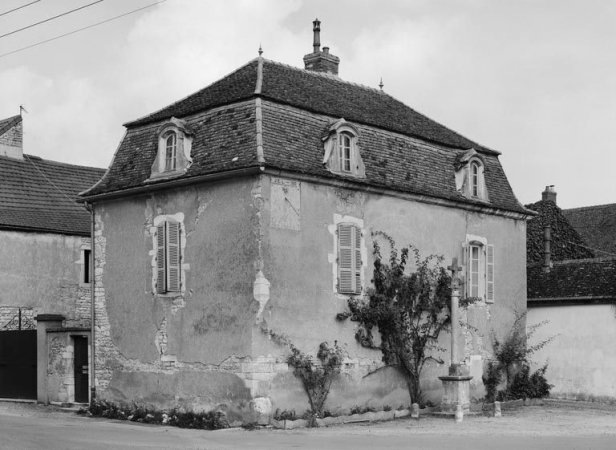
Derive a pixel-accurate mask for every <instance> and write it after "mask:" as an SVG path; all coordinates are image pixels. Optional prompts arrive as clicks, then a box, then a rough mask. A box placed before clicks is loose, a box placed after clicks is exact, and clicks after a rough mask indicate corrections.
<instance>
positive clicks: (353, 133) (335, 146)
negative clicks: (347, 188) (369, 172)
mask: <svg viewBox="0 0 616 450" xmlns="http://www.w3.org/2000/svg"><path fill="white" fill-rule="evenodd" d="M322 140H323V147H324V151H325V154H324V156H323V164H324V165H325V167H326V168H327V169H328V170H329V171H330V172H332V173H336V174H341V175H349V176H353V177H358V178H366V168H365V166H364V163H363V161H362V158H361V152H360V145H359V131H358V130H357V128H356V127H355V126H354V125H352V124H350V123H348V122H347V121H345V120H344V119H340V120H338V121H337V122H335V123H334V124H332V125H331V126H329V127H328V129H327V131H326V133H325V134H324V136H323V138H322Z"/></svg>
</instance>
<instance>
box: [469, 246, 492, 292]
mask: <svg viewBox="0 0 616 450" xmlns="http://www.w3.org/2000/svg"><path fill="white" fill-rule="evenodd" d="M481 240H482V241H485V239H484V238H481ZM464 260H465V264H466V296H467V297H477V298H481V299H483V300H485V301H486V302H487V303H493V302H494V245H487V243H485V242H479V241H476V240H472V241H470V242H468V241H467V243H466V244H465V245H464Z"/></svg>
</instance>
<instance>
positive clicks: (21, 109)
mask: <svg viewBox="0 0 616 450" xmlns="http://www.w3.org/2000/svg"><path fill="white" fill-rule="evenodd" d="M22 111H25V112H28V111H26V108H24V105H19V115H20V116H21V112H22Z"/></svg>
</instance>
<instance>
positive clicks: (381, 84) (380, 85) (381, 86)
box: [379, 77, 385, 91]
mask: <svg viewBox="0 0 616 450" xmlns="http://www.w3.org/2000/svg"><path fill="white" fill-rule="evenodd" d="M383 86H385V85H384V84H383V77H381V82H380V83H379V87H380V88H381V91H382V90H383Z"/></svg>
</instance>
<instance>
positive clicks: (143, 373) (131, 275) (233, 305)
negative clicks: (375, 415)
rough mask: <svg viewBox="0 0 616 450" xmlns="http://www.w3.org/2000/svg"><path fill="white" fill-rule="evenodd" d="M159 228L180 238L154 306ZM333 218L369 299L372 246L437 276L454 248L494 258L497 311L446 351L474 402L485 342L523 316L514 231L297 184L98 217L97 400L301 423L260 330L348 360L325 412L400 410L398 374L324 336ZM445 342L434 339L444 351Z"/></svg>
mask: <svg viewBox="0 0 616 450" xmlns="http://www.w3.org/2000/svg"><path fill="white" fill-rule="evenodd" d="M273 185H275V186H274V187H273V188H272V186H273ZM160 216H173V217H176V218H179V219H180V220H181V222H182V223H183V226H184V229H185V238H186V239H185V240H186V242H185V250H184V260H183V266H184V269H185V273H184V277H185V280H184V281H185V292H184V295H182V296H180V297H174V296H168V297H165V296H159V295H156V294H155V293H154V292H153V291H154V289H153V284H152V276H153V274H152V267H153V266H152V255H153V253H152V252H153V239H152V237H153V236H152V231H151V230H152V225H153V224H154V223H155V222H156V220H157V219H156V218H157V217H160ZM341 219H344V220H352V221H356V223H358V224H361V226H362V227H363V228H364V230H365V239H364V240H365V244H366V245H365V248H364V255H365V259H366V261H365V264H364V269H363V270H364V273H363V276H364V280H365V283H366V285H367V284H369V283H370V279H371V275H372V273H371V267H372V262H373V259H372V255H371V251H372V244H371V239H370V232H371V231H385V232H387V233H389V234H390V235H391V236H392V237H393V238H394V239H396V241H397V243H398V245H399V246H402V245H405V244H409V243H412V244H414V245H416V246H417V247H419V248H420V249H421V250H422V252H423V254H424V255H428V254H432V253H435V254H442V255H444V256H445V257H446V258H447V262H450V261H451V258H452V257H454V256H457V257H458V258H459V259H462V256H463V253H462V244H463V243H464V242H465V240H466V237H467V235H471V234H472V235H478V236H483V237H485V238H486V239H487V240H488V242H489V243H490V244H494V245H495V248H496V279H495V282H496V300H495V302H494V304H491V305H486V304H480V305H476V306H473V307H471V308H470V309H469V310H468V311H467V312H465V313H464V314H463V315H462V318H463V320H465V321H467V322H468V323H469V325H471V327H469V328H467V329H465V331H464V332H463V333H461V335H460V343H459V346H460V354H461V355H463V356H464V358H465V362H466V363H467V364H468V365H469V366H470V369H471V373H472V374H473V375H475V378H474V380H473V384H472V392H471V395H472V396H473V397H475V398H480V397H482V396H483V395H484V392H483V385H482V383H481V380H480V379H481V372H482V367H483V363H484V361H485V358H486V357H487V356H489V354H490V350H491V346H490V341H491V338H490V336H491V334H492V333H497V334H498V335H500V336H502V335H503V334H504V333H505V332H507V331H508V330H509V328H510V326H511V324H512V323H513V320H514V311H516V310H517V311H524V309H525V304H526V297H525V292H526V282H525V269H524V268H525V245H524V239H525V222H523V221H516V220H513V219H509V218H504V217H498V216H488V215H481V214H477V213H471V212H466V211H462V210H459V209H454V208H447V207H444V206H438V205H431V204H425V203H419V202H417V201H410V200H405V199H400V198H393V197H390V196H384V195H377V194H368V193H359V192H353V191H349V190H346V189H344V188H339V187H330V186H324V185H319V184H315V183H313V182H308V181H297V180H288V179H283V178H276V177H274V182H273V183H272V177H270V176H269V175H260V176H255V177H246V178H243V179H237V180H234V181H225V182H220V183H215V184H207V185H199V186H189V187H185V188H181V189H177V190H170V191H166V192H164V193H154V194H152V195H149V196H141V197H134V198H131V199H124V200H114V201H107V202H101V203H98V204H97V205H96V233H95V242H96V275H97V278H96V279H97V289H96V297H97V301H96V314H97V320H96V331H97V337H96V339H97V350H96V359H97V368H96V377H97V389H98V393H99V396H101V397H103V398H109V399H113V400H116V401H133V400H135V401H137V402H141V403H145V404H149V405H152V406H155V407H159V408H171V407H174V406H182V407H186V408H191V409H197V410H202V409H210V408H215V407H220V405H223V404H224V405H227V406H226V407H225V408H226V409H227V411H228V412H229V413H230V416H231V418H233V417H235V418H242V419H243V420H248V418H249V417H250V410H251V406H250V405H251V404H252V409H253V410H254V409H259V410H260V411H262V412H263V411H265V412H266V414H271V413H273V412H274V411H275V410H276V409H280V410H284V409H295V410H296V411H298V412H300V413H301V412H303V411H304V410H305V409H307V408H308V403H307V399H306V396H305V394H304V392H303V388H302V387H301V385H300V384H299V382H298V380H297V379H296V378H295V377H294V376H293V374H292V371H291V370H289V367H288V366H287V364H286V363H285V361H286V356H287V355H288V349H286V348H284V347H281V346H279V345H278V344H276V343H274V342H273V341H272V340H270V339H269V338H268V337H267V335H266V334H265V333H263V332H262V328H268V329H270V330H273V331H275V332H277V333H280V334H284V335H286V336H288V337H289V338H290V340H291V341H293V342H294V343H295V345H297V346H298V347H299V348H301V349H303V350H304V351H306V352H309V353H313V354H314V353H316V350H317V348H318V345H319V344H320V343H321V342H323V341H328V342H329V343H330V344H333V342H334V341H338V343H339V344H341V345H343V346H345V348H346V349H347V352H348V356H349V358H348V359H347V361H345V368H344V372H345V373H344V375H343V376H342V377H340V378H339V379H338V380H337V381H336V383H335V384H334V387H333V390H332V392H331V394H330V397H329V400H328V404H327V408H328V409H329V410H330V411H334V412H335V411H339V410H344V409H348V408H350V407H351V406H354V405H365V404H369V405H371V406H377V407H378V406H383V405H390V406H392V407H396V406H398V405H407V404H408V400H409V399H408V393H407V390H406V385H405V382H404V380H403V379H402V378H401V377H400V376H399V374H398V373H397V372H396V370H395V369H392V368H383V366H382V363H381V354H380V352H379V351H375V350H369V349H366V348H363V347H361V346H360V345H358V344H357V343H356V341H355V338H354V335H355V331H356V324H355V323H354V322H351V321H348V320H347V321H343V322H339V321H336V318H335V317H336V314H337V313H339V312H343V311H345V310H346V304H347V299H348V297H347V296H344V295H339V294H337V293H336V292H335V286H336V280H335V276H334V272H335V268H334V264H335V260H336V255H335V238H336V237H335V236H336V235H335V229H336V227H335V221H336V220H341ZM473 327H474V328H473ZM475 328H476V330H475ZM448 342H449V337H448V336H442V345H443V346H448ZM443 357H444V358H445V360H446V361H447V362H448V356H447V354H445V355H443ZM446 372H447V365H430V366H429V367H427V368H426V370H425V383H424V390H425V394H426V399H430V400H432V401H434V402H439V401H440V396H441V389H442V388H441V382H440V380H438V379H437V376H439V375H444V374H446ZM259 397H262V398H261V399H259ZM255 405H256V407H255ZM270 417H271V416H270Z"/></svg>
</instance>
